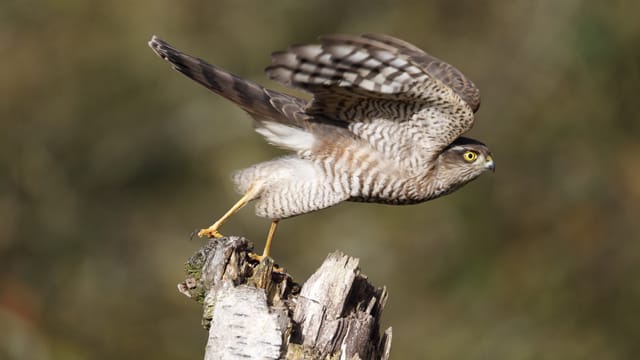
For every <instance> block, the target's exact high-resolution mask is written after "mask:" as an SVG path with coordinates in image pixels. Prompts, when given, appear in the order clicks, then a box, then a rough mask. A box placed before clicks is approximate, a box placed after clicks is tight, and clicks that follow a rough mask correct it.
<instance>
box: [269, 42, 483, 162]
mask: <svg viewBox="0 0 640 360" xmlns="http://www.w3.org/2000/svg"><path fill="white" fill-rule="evenodd" d="M266 72H267V74H268V75H269V77H271V78H272V79H274V80H276V81H279V82H282V83H284V84H285V85H289V86H292V87H296V88H300V89H303V90H306V91H308V92H310V93H312V94H313V100H312V101H311V103H310V104H309V105H308V106H307V108H306V111H307V113H309V114H310V115H313V116H315V117H328V118H332V119H336V120H339V121H344V122H348V123H351V124H352V126H351V127H354V126H355V124H353V123H361V124H362V126H360V128H362V127H366V126H367V124H372V123H374V122H377V123H380V122H393V123H395V125H394V126H395V127H396V129H398V130H399V131H398V134H397V136H396V138H389V139H388V140H389V141H392V142H401V143H400V144H399V145H398V148H407V147H408V146H413V145H411V144H410V143H413V142H416V141H420V142H421V144H422V145H421V146H423V147H424V153H425V154H426V155H427V156H431V155H434V154H436V153H438V152H439V151H441V150H442V149H443V148H445V147H446V146H448V145H449V144H450V143H451V142H452V141H453V140H455V139H456V138H457V137H459V136H460V135H461V134H462V133H464V132H466V131H467V130H469V129H470V128H471V126H472V125H473V121H474V117H473V110H474V109H477V107H478V105H479V96H478V92H477V88H476V87H475V86H474V85H473V84H472V83H471V82H470V81H469V80H467V79H466V78H465V77H464V76H463V75H462V74H461V73H460V71H458V70H456V69H455V68H454V67H453V66H451V65H449V64H447V63H445V62H442V61H440V60H438V59H436V58H434V57H431V56H429V55H427V54H426V53H424V52H423V51H422V50H420V49H418V48H417V47H415V46H413V45H411V44H408V43H406V42H404V41H402V40H398V39H395V38H392V37H389V36H386V35H364V36H351V35H330V36H323V37H321V38H320V44H309V45H296V46H291V47H289V49H288V50H286V51H282V52H276V53H274V54H273V55H272V64H271V66H269V67H268V68H267V69H266ZM387 125H389V124H387ZM355 127H357V126H355ZM418 128H419V132H418V133H413V134H411V135H416V134H417V135H416V136H418V137H417V138H416V137H415V136H406V135H407V134H406V132H411V131H413V130H416V129H418ZM366 132H367V131H366V130H364V131H363V133H366ZM359 135H361V134H359ZM374 136H377V135H374ZM368 141H370V142H371V139H368ZM382 147H383V148H384V146H382ZM389 155H397V154H389Z"/></svg>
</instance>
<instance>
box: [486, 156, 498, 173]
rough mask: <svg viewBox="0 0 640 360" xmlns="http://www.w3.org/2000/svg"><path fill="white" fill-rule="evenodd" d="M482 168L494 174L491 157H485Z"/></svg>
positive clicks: (494, 168) (494, 167)
mask: <svg viewBox="0 0 640 360" xmlns="http://www.w3.org/2000/svg"><path fill="white" fill-rule="evenodd" d="M484 167H485V169H489V170H491V172H496V164H495V163H494V162H493V157H492V156H491V155H487V158H486V161H485V162H484Z"/></svg>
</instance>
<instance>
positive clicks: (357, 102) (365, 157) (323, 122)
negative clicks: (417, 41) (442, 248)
mask: <svg viewBox="0 0 640 360" xmlns="http://www.w3.org/2000/svg"><path fill="white" fill-rule="evenodd" d="M149 46H150V47H151V49H152V50H153V51H154V52H155V53H156V54H157V55H159V56H160V57H161V58H162V59H164V60H166V61H168V62H169V63H170V64H171V66H172V67H173V68H174V69H175V70H177V71H178V72H180V73H182V74H184V75H186V76H187V77H188V78H190V79H192V80H195V81H196V82H198V83H200V84H201V85H203V86H205V87H206V88H207V89H209V90H211V91H213V92H214V93H216V94H218V95H221V96H223V97H224V98H226V99H228V100H230V101H232V102H233V103H235V104H236V105H238V106H239V107H240V108H242V109H243V110H244V111H245V112H247V113H248V114H249V115H250V117H251V118H252V119H253V127H254V130H255V131H256V132H257V133H258V134H260V135H262V136H263V137H264V138H265V139H266V141H267V142H268V143H270V144H272V145H275V146H277V147H280V148H283V149H285V150H289V151H290V153H289V154H287V155H284V156H282V157H279V158H276V159H273V160H269V161H265V162H261V163H258V164H255V165H252V166H249V167H248V168H245V169H241V170H238V171H236V172H234V173H233V175H232V181H233V183H234V185H235V189H236V191H237V192H238V193H240V194H241V195H242V196H241V198H240V199H239V200H238V201H237V202H236V203H235V204H234V205H233V206H232V207H231V208H230V209H229V210H228V211H227V212H226V213H225V214H224V215H223V216H222V217H220V218H219V219H218V220H217V221H215V222H214V223H213V224H212V225H211V226H209V227H207V228H204V229H202V230H200V231H199V233H198V236H200V237H209V238H212V237H221V236H222V234H221V233H220V232H219V230H220V227H221V226H222V225H223V224H224V223H225V222H226V221H227V220H228V219H229V218H230V217H231V216H232V215H234V214H235V213H237V212H238V211H239V210H240V209H241V208H243V207H244V206H245V205H246V204H247V203H249V202H251V201H255V203H256V206H255V212H256V215H257V216H260V217H264V218H268V219H270V220H271V226H270V227H269V231H268V234H267V239H266V243H265V247H264V251H263V253H262V255H256V258H257V259H258V260H262V259H264V258H266V257H269V256H270V249H271V245H272V241H273V238H274V235H275V231H276V228H277V225H278V223H279V221H280V220H283V219H287V218H290V217H293V216H297V215H301V214H306V213H310V212H313V211H317V210H320V209H324V208H328V207H330V206H333V205H336V204H338V203H340V202H343V201H357V202H370V203H382V204H393V205H409V204H417V203H422V202H425V201H428V200H432V199H435V198H438V197H441V196H443V195H446V194H450V193H452V192H453V191H455V190H457V189H459V188H460V187H462V186H463V185H465V184H467V183H468V182H470V181H472V180H474V179H476V178H478V176H480V175H481V174H482V173H484V172H486V171H488V170H490V171H495V163H494V159H493V155H492V153H491V152H490V151H489V149H488V147H487V146H486V145H485V144H483V143H482V142H480V141H478V140H474V139H471V138H467V137H463V136H462V135H463V134H464V133H466V132H467V131H468V130H470V129H471V127H472V125H473V123H474V120H475V117H474V114H475V112H476V111H477V110H478V109H479V107H480V92H479V90H478V88H477V87H476V85H475V84H474V83H473V82H472V81H471V80H469V79H468V78H467V77H465V76H464V75H463V74H462V72H460V71H459V70H458V69H456V68H455V67H453V66H452V65H450V64H448V63H446V62H444V61H442V60H440V59H438V58H436V57H434V56H431V55H429V54H427V53H426V52H425V51H423V50H421V49H420V48H418V47H417V46H415V45H413V44H411V43H409V42H406V41H404V40H401V39H398V38H395V37H392V36H390V35H383V34H363V35H345V34H335V35H325V36H321V37H319V40H318V42H317V43H309V44H301V45H292V46H290V47H288V49H287V50H284V51H277V52H274V53H273V54H272V55H271V65H269V66H268V67H267V68H266V70H265V72H266V74H267V76H268V77H269V78H270V79H272V80H275V81H277V82H280V83H282V84H284V85H286V86H288V87H291V88H295V89H299V90H303V91H304V92H307V93H310V94H311V99H309V100H308V99H304V98H300V97H296V96H292V95H288V94H285V93H282V92H278V91H275V90H272V89H268V88H265V87H263V86H261V85H259V84H257V83H255V82H253V81H250V80H247V79H244V78H242V77H240V76H238V75H234V74H232V73H230V72H228V71H226V70H223V69H221V68H219V67H217V66H214V65H211V64H209V63H207V62H206V61H205V60H202V59H200V58H197V57H194V56H191V55H187V54H185V53H183V52H181V51H179V50H178V49H176V48H175V47H173V46H172V45H170V44H169V43H167V42H166V41H164V40H162V39H160V38H158V37H156V36H155V35H154V36H153V37H152V38H151V40H150V41H149Z"/></svg>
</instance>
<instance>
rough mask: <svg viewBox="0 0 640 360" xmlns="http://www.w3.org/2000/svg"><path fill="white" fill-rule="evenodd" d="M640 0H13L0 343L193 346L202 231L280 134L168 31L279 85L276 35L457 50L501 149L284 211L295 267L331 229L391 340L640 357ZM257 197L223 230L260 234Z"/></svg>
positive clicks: (16, 353)
mask: <svg viewBox="0 0 640 360" xmlns="http://www.w3.org/2000/svg"><path fill="white" fill-rule="evenodd" d="M638 14H640V2H638V1H632V0H628V1H616V0H613V1H608V2H595V1H584V0H583V1H581V0H565V1H554V0H542V1H524V0H517V1H509V2H507V1H497V0H491V1H482V2H480V1H471V0H464V1H447V0H441V1H435V0H434V1H423V2H417V1H393V2H392V1H376V0H370V1H363V0H360V1H348V2H344V1H337V0H329V1H307V2H302V1H298V0H279V1H268V2H267V1H248V0H247V1H212V0H208V1H204V0H185V1H166V0H159V1H153V2H152V1H138V2H134V1H123V0H120V1H111V2H90V1H79V0H49V1H33V0H9V1H3V2H1V3H0V50H1V51H2V60H0V64H1V65H2V66H0V128H1V132H0V358H2V359H112V358H118V359H136V358H154V359H186V358H192V359H193V358H199V357H201V356H202V354H203V348H204V342H205V336H206V334H205V332H204V331H203V330H202V328H201V327H200V320H199V318H200V315H201V311H200V308H199V306H198V305H197V304H196V303H194V302H192V301H191V300H189V299H187V298H185V297H184V296H182V295H180V294H179V293H178V292H177V290H176V286H175V285H176V283H178V282H179V281H181V280H182V279H183V263H184V261H185V260H186V259H187V258H188V257H189V256H190V255H191V254H192V253H193V252H194V251H195V250H196V249H197V248H198V247H199V246H200V245H201V241H200V240H198V239H193V240H190V239H189V236H190V234H191V232H192V231H193V230H195V229H197V228H200V227H203V226H206V225H209V224H210V223H211V222H212V221H213V220H215V219H216V218H217V217H218V216H220V215H221V214H222V213H223V212H224V211H225V210H226V209H227V208H228V207H229V206H230V205H231V204H232V203H233V202H234V201H235V200H236V199H237V197H238V196H237V195H236V194H235V193H234V192H233V190H232V185H231V182H230V181H229V175H230V173H231V172H232V171H233V170H235V169H239V168H242V167H245V166H247V165H250V164H252V163H255V162H258V161H263V160H267V159H270V158H272V157H275V156H278V155H280V154H282V152H281V151H279V150H277V149H274V148H272V147H270V146H269V145H267V144H265V143H264V141H263V140H262V139H261V138H260V137H259V135H257V134H255V133H254V132H253V131H252V130H251V124H250V120H249V117H248V116H247V115H245V114H244V113H243V112H242V111H241V110H239V109H238V108H236V107H235V106H233V105H232V104H230V103H228V102H226V101H224V100H223V99H221V98H220V97H217V96H214V95H213V94H211V93H209V92H208V91H207V90H205V89H204V88H202V87H200V86H199V85H197V84H195V83H193V82H191V81H189V80H187V79H186V78H184V77H182V76H181V75H180V74H178V73H176V72H174V71H173V70H171V69H170V68H169V66H168V65H167V64H166V63H164V62H163V61H161V60H160V59H159V58H158V57H156V56H155V55H154V54H153V53H152V52H151V50H150V49H149V48H148V47H147V44H146V43H147V41H148V40H149V38H150V37H151V35H152V34H156V35H158V36H160V37H162V38H164V39H165V40H167V41H169V42H171V43H173V44H174V45H176V46H177V47H178V48H180V49H183V50H184V51H186V52H189V53H192V54H194V55H197V56H200V57H202V58H205V59H208V60H209V61H210V62H212V63H214V64H217V65H220V66H222V67H224V68H227V69H229V70H231V71H233V72H235V73H237V74H241V75H243V76H245V77H248V78H250V79H253V80H255V81H258V82H260V83H262V84H265V85H267V86H270V87H276V88H278V89H282V88H281V87H279V86H277V85H276V84H274V83H273V82H271V81H269V80H267V79H266V78H265V76H264V75H263V73H262V69H263V68H264V67H265V66H266V65H268V63H269V54H270V52H272V51H274V50H280V49H283V48H285V47H286V46H287V45H289V44H291V43H301V42H310V41H314V40H315V39H316V37H317V36H318V35H320V34H326V33H337V32H344V33H362V32H380V33H387V34H391V35H395V36H398V37H400V38H403V39H405V40H407V41H410V42H413V43H415V44H416V45H418V46H420V47H422V48H424V49H426V50H427V51H428V52H430V53H432V54H433V55H435V56H438V57H440V58H442V59H444V60H446V61H448V62H450V63H452V64H454V65H455V66H456V67H458V68H459V69H461V70H462V71H463V72H464V73H465V74H466V75H468V76H469V77H470V78H471V79H472V80H473V81H474V82H475V83H476V84H477V85H478V87H479V88H480V89H481V92H482V97H483V103H482V106H481V109H480V111H479V113H478V114H477V120H478V121H477V124H476V126H475V128H474V129H473V130H472V131H471V133H470V134H469V135H471V136H472V137H475V138H478V139H480V140H482V141H484V142H485V143H487V144H488V145H489V146H490V147H491V149H492V151H493V153H494V154H495V158H496V162H497V172H496V174H494V175H491V174H487V175H484V176H482V177H481V178H480V179H479V180H477V181H476V182H473V183H471V184H470V185H468V186H466V187H465V188H463V189H461V190H460V191H458V192H456V193H454V194H452V195H450V196H447V197H444V198H441V199H438V200H435V201H432V202H428V203H425V204H421V205H414V206H406V207H392V206H382V205H371V204H356V203H346V204H342V205H339V206H337V207H334V208H331V209H327V210H324V211H321V212H318V213H314V214H311V215H307V216H302V217H298V218H294V219H291V220H287V221H285V222H284V223H282V224H281V226H280V229H279V233H278V236H277V239H276V241H275V244H274V247H273V255H274V257H275V258H276V260H277V261H278V262H279V263H281V264H283V265H284V266H286V267H287V269H288V270H289V272H290V273H292V274H293V275H294V276H295V277H296V278H297V279H299V280H302V279H305V278H306V277H307V276H309V275H310V274H311V273H312V272H313V271H314V269H315V268H316V267H317V266H318V265H319V264H320V263H321V262H322V260H323V259H324V257H325V256H326V254H327V253H328V252H331V251H333V250H335V249H341V250H343V251H345V252H347V253H348V254H350V255H353V256H356V257H359V258H360V259H361V267H362V269H363V272H364V273H366V274H367V275H369V277H370V279H371V281H372V282H374V283H375V284H377V285H387V286H388V288H389V292H390V298H389V302H388V305H387V309H386V311H385V313H384V324H383V325H385V326H389V325H390V326H393V335H394V336H393V346H392V357H393V358H394V359H422V358H424V359H564V360H566V359H637V358H639V357H640V341H638V339H639V336H640V335H639V334H640V323H639V322H638V316H639V313H640V245H639V240H640V221H639V220H638V214H640V206H639V205H638V204H639V201H640V141H639V136H640V119H639V116H638V110H637V107H638V96H639V93H640V91H639V90H640V86H639V84H640V22H639V21H638ZM267 228H268V221H267V220H265V219H260V218H257V217H255V216H254V215H253V211H252V209H247V210H245V211H243V212H241V213H240V214H239V215H237V216H236V217H235V218H234V219H232V220H231V221H230V222H229V223H228V224H226V226H225V227H224V228H223V229H222V231H223V233H225V234H237V235H244V236H247V237H249V238H250V239H252V240H253V241H254V242H255V243H256V246H257V247H258V248H261V247H262V245H263V239H264V237H265V234H266V230H267Z"/></svg>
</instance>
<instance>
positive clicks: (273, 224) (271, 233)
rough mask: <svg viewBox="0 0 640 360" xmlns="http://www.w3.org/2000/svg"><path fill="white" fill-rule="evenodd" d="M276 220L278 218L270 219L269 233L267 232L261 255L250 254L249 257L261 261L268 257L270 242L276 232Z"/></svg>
mask: <svg viewBox="0 0 640 360" xmlns="http://www.w3.org/2000/svg"><path fill="white" fill-rule="evenodd" d="M278 221H280V220H277V219H276V220H271V226H270V227H269V234H267V242H266V243H265V244H264V250H263V251H262V255H252V256H251V258H252V259H254V260H258V261H262V259H264V258H266V257H269V253H270V251H271V242H272V241H273V237H274V236H275V234H276V229H277V228H278Z"/></svg>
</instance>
